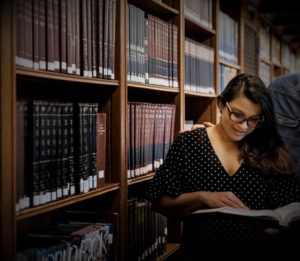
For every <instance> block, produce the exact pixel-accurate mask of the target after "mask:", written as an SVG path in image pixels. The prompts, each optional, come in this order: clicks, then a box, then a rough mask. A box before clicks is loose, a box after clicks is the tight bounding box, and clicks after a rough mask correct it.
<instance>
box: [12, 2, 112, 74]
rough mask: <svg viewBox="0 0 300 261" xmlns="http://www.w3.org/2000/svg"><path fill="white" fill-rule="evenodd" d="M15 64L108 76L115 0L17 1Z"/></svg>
mask: <svg viewBox="0 0 300 261" xmlns="http://www.w3.org/2000/svg"><path fill="white" fill-rule="evenodd" d="M16 25H17V26H16V32H17V34H16V37H17V41H16V42H17V46H16V64H17V65H19V66H24V67H27V68H33V69H38V70H48V71H56V72H61V73H67V74H75V75H83V76H86V77H100V78H110V79H114V77H115V76H114V73H115V69H114V68H115V27H116V0H74V1H73V0H33V1H32V0H25V1H23V0H17V12H16Z"/></svg>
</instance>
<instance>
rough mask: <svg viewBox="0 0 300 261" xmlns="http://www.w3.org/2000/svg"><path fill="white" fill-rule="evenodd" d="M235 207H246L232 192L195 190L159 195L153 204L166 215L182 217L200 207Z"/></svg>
mask: <svg viewBox="0 0 300 261" xmlns="http://www.w3.org/2000/svg"><path fill="white" fill-rule="evenodd" d="M225 206H230V207H235V208H244V209H248V208H247V206H245V205H244V203H243V202H241V201H240V200H239V199H238V198H237V197H236V196H235V195H234V194H233V193H232V192H229V191H228V192H209V191H197V192H190V193H183V194H181V195H179V196H178V197H177V198H172V197H168V196H163V197H161V198H160V199H159V200H158V202H157V203H156V204H155V207H156V209H157V211H159V212H160V213H162V214H163V215H165V216H168V217H177V218H182V217H184V216H185V215H187V214H189V213H191V212H193V211H196V210H198V209H202V208H218V207H225Z"/></svg>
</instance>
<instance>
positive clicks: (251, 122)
mask: <svg viewBox="0 0 300 261" xmlns="http://www.w3.org/2000/svg"><path fill="white" fill-rule="evenodd" d="M226 107H227V109H228V113H229V119H230V120H231V121H232V122H235V123H238V124H241V123H243V122H245V121H246V122H247V126H248V128H252V129H256V128H258V127H260V126H261V125H262V124H263V122H264V118H263V115H262V116H261V117H260V119H259V121H258V122H257V123H256V125H255V126H252V124H254V122H253V121H251V118H252V117H253V116H250V117H248V118H246V117H244V116H243V118H241V120H238V121H235V120H233V119H232V116H231V115H232V114H234V113H236V112H234V111H232V109H231V107H230V105H229V103H228V102H226ZM241 116H242V115H241ZM249 122H250V125H249Z"/></svg>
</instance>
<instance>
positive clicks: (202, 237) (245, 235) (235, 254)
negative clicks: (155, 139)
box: [147, 128, 300, 260]
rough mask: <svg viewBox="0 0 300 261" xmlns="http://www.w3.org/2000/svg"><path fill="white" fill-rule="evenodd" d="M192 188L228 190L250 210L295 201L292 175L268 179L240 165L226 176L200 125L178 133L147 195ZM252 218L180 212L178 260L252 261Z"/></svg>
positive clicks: (255, 248)
mask: <svg viewBox="0 0 300 261" xmlns="http://www.w3.org/2000/svg"><path fill="white" fill-rule="evenodd" d="M193 191H216V192H217V191H232V192H233V193H235V195H236V196H237V197H238V198H239V199H240V200H242V202H244V204H246V205H247V206H248V207H249V208H250V209H264V208H276V207H279V206H282V205H285V204H287V203H289V202H292V201H300V188H299V184H298V183H297V182H296V180H295V178H294V176H291V175H289V176H288V177H287V176H285V177H276V178H273V179H272V180H270V179H269V178H266V177H264V176H262V174H261V173H260V172H259V171H258V170H257V169H254V168H252V167H250V166H248V165H246V164H242V165H241V166H240V168H239V169H238V170H237V171H236V173H235V174H234V175H233V176H229V175H228V174H227V172H226V171H225V169H224V168H223V166H222V164H221V162H220V160H219V158H218V157H217V155H216V154H215V152H214V149H213V147H212V145H211V143H210V140H209V138H208V135H207V131H206V129H205V128H199V129H197V130H195V131H190V132H184V133H182V134H180V135H178V137H177V138H176V139H175V140H174V143H173V145H172V146H171V149H170V150H169V152H168V154H167V156H166V158H165V161H164V164H163V165H161V167H160V168H159V170H158V171H157V173H156V175H155V177H154V178H153V180H151V182H150V184H149V187H148V191H147V197H148V199H149V200H151V201H154V202H155V201H156V200H157V199H159V198H160V197H162V196H164V195H166V196H170V197H177V196H178V195H180V194H182V193H185V192H193ZM243 219H244V220H243ZM254 222H257V221H254V220H253V219H252V220H251V221H249V218H248V220H247V219H246V218H241V217H232V216H228V215H222V214H217V215H216V214H204V215H197V216H195V215H194V216H188V217H186V219H185V220H184V228H183V237H182V244H181V248H182V250H183V252H184V260H206V259H209V260H218V258H222V259H223V260H258V259H257V258H259V257H262V256H263V252H262V251H263V249H264V245H262V241H261V240H263V239H264V235H261V231H260V230H259V229H256V228H257V227H258V226H257V224H255V229H254V226H253V224H254ZM256 230H257V231H256ZM260 239H261V240H260ZM199 257H201V259H199ZM214 258H215V259H214Z"/></svg>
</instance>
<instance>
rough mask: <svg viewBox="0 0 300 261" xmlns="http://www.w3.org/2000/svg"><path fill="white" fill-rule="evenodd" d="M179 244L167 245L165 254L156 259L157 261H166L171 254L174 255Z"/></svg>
mask: <svg viewBox="0 0 300 261" xmlns="http://www.w3.org/2000/svg"><path fill="white" fill-rule="evenodd" d="M179 246H180V245H179V244H176V243H168V244H167V250H166V252H165V253H164V254H163V255H161V256H159V257H158V258H157V261H163V260H166V259H167V258H168V257H170V256H171V255H172V254H174V253H175V252H176V251H177V250H178V249H179Z"/></svg>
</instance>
